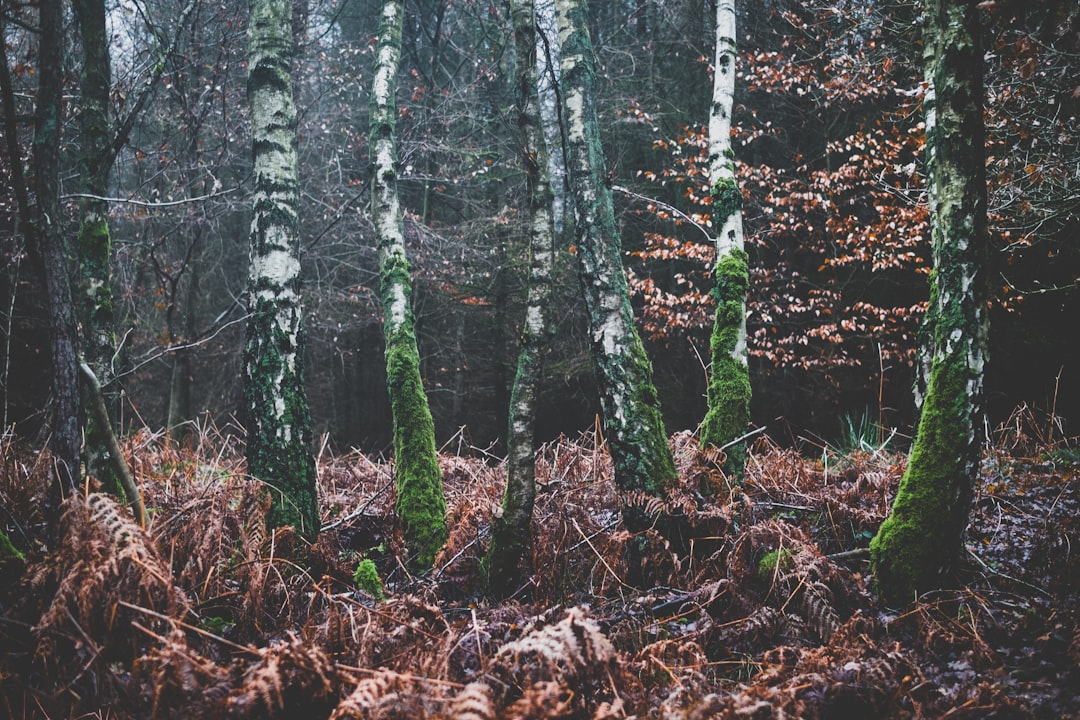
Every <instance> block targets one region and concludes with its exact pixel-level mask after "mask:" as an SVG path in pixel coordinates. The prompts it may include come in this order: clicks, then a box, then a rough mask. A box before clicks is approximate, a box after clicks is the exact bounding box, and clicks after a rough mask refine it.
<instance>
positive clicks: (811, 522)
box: [0, 419, 1080, 720]
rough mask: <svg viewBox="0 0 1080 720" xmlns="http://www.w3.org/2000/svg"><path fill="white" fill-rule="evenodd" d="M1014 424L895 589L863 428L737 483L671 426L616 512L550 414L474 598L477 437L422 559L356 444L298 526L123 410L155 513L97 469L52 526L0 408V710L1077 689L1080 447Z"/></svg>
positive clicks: (456, 463)
mask: <svg viewBox="0 0 1080 720" xmlns="http://www.w3.org/2000/svg"><path fill="white" fill-rule="evenodd" d="M1024 423H1025V421H1024V420H1023V419H1020V420H1017V422H1016V424H1015V425H1013V426H1009V425H1006V426H1003V428H1001V429H1000V430H999V433H998V435H997V438H998V444H997V447H996V449H995V450H993V451H991V452H989V453H988V455H987V458H986V462H985V463H984V474H983V478H982V482H981V483H980V488H979V492H978V494H977V497H976V500H975V504H974V507H973V510H972V523H971V527H970V529H969V532H968V562H967V564H966V568H965V571H964V576H963V578H962V580H963V584H962V585H961V586H960V587H957V588H954V589H950V590H942V591H939V592H936V593H933V594H931V595H928V596H925V597H923V598H922V599H921V600H920V602H918V603H916V604H914V605H912V606H910V607H908V608H905V609H903V610H894V609H890V608H887V607H885V606H883V605H882V604H881V603H880V602H879V601H878V600H877V599H876V598H875V596H874V595H873V593H872V591H871V587H870V581H869V578H868V577H867V575H866V573H867V562H866V554H865V547H866V544H867V543H868V541H869V539H870V537H872V535H873V533H874V531H875V530H876V529H877V527H878V525H879V524H880V523H881V521H882V520H883V519H884V518H885V516H886V514H887V512H888V509H889V504H890V502H891V499H892V496H893V493H894V492H895V489H896V485H897V483H898V481H899V479H900V477H901V475H902V473H903V470H904V462H905V460H904V458H903V457H902V456H900V455H897V454H894V453H891V452H889V451H888V450H887V449H885V448H881V447H876V448H874V449H873V450H872V451H869V450H866V449H863V450H859V449H856V450H853V451H852V452H851V453H850V454H849V455H848V456H846V457H845V458H844V461H843V462H842V463H838V462H823V461H822V460H821V459H817V460H807V459H806V458H803V457H801V456H800V455H798V454H797V453H795V452H794V451H791V450H787V449H783V448H780V447H777V446H775V445H774V444H771V443H770V442H769V441H768V440H764V439H762V440H758V442H757V443H756V445H755V446H754V447H753V448H752V449H751V452H750V453H749V454H748V457H747V462H746V477H745V482H744V484H742V485H741V486H740V485H738V484H736V483H732V482H729V480H728V478H726V477H725V476H724V474H723V472H722V470H721V468H722V467H723V461H724V458H723V457H722V455H721V454H719V453H717V452H716V451H703V450H701V449H700V448H699V447H698V445H697V442H696V440H695V439H694V438H693V437H692V436H691V435H689V434H685V433H684V434H678V435H676V436H674V437H673V438H672V440H671V442H672V450H673V454H674V457H675V461H676V465H677V467H678V472H679V478H680V481H679V483H678V484H677V486H675V487H673V488H672V489H671V491H670V492H669V494H668V496H667V497H666V498H665V499H663V500H658V499H656V498H653V497H649V496H642V497H640V498H637V499H636V500H637V504H639V505H640V506H641V508H642V510H643V511H644V512H645V513H647V514H649V515H651V516H653V517H655V518H656V522H655V523H654V524H653V525H652V527H650V528H649V529H648V530H646V531H644V532H641V533H637V534H636V535H632V534H631V533H629V532H627V531H626V530H625V529H624V528H623V526H622V525H621V522H620V517H619V511H618V509H619V508H621V507H623V506H624V504H626V502H627V501H629V502H631V503H633V502H634V501H635V498H621V497H619V496H618V490H617V489H616V487H615V486H614V484H613V482H612V468H611V461H610V458H609V457H608V455H607V453H606V452H605V450H604V448H603V446H602V444H601V443H599V442H598V440H599V438H598V437H596V436H595V435H591V434H590V435H583V436H581V437H579V438H576V439H569V438H561V439H560V440H558V441H556V442H552V443H550V444H548V445H545V446H544V447H543V448H541V450H540V451H539V453H538V456H537V457H538V460H537V469H536V473H537V482H538V495H537V500H536V508H535V517H534V522H533V528H532V532H533V537H532V539H531V543H530V544H529V547H528V551H527V561H528V562H529V563H530V566H531V568H532V572H531V573H526V574H525V577H526V580H525V581H524V582H523V583H522V586H521V587H520V588H519V589H518V590H517V592H516V593H514V594H513V596H512V597H511V598H510V599H509V600H506V601H504V602H500V603H498V604H492V603H490V602H487V601H486V600H485V599H484V598H483V597H482V596H481V595H480V594H479V589H480V585H479V582H478V577H477V572H478V565H479V561H480V558H481V557H482V556H483V553H484V550H485V548H486V544H487V540H488V533H489V527H490V521H491V514H492V512H493V511H494V510H496V509H497V508H498V507H499V502H500V498H501V495H502V484H503V482H504V478H505V467H504V466H501V465H499V464H496V463H494V462H493V461H492V460H491V458H490V457H488V456H485V455H483V454H482V453H477V454H476V455H477V456H476V457H472V456H469V455H468V454H460V455H443V456H441V457H440V469H441V472H442V475H443V482H444V486H445V490H446V496H447V502H448V518H447V520H448V527H449V529H450V536H449V540H448V542H447V544H446V546H445V547H444V548H443V550H442V552H441V553H440V554H439V556H438V557H437V558H436V562H435V566H434V569H433V570H432V572H431V573H430V574H428V575H426V576H422V577H417V576H414V575H412V574H410V572H409V569H408V568H409V565H408V563H407V562H406V557H405V548H404V545H403V543H402V540H401V535H400V530H399V528H398V527H397V525H396V522H395V520H394V517H393V503H394V490H393V480H392V478H393V473H392V468H391V467H390V465H389V464H387V463H386V462H383V461H380V460H377V459H373V458H370V457H367V456H365V455H363V454H360V453H355V452H354V453H346V454H342V455H339V456H336V457H329V456H325V457H323V458H322V459H321V462H320V466H319V482H320V493H321V497H320V501H321V506H322V508H323V518H322V522H323V527H324V531H323V532H322V534H321V535H320V536H319V539H318V541H317V542H316V543H315V544H308V543H306V542H305V541H304V540H303V539H302V538H301V537H299V536H297V535H295V534H294V533H292V532H291V530H288V529H279V530H277V531H276V532H268V531H267V529H266V526H265V523H264V522H263V519H262V518H263V516H264V514H265V510H266V508H265V506H264V504H263V503H264V501H263V500H262V499H261V498H263V497H264V496H265V494H264V493H260V492H259V488H258V486H257V485H256V484H255V481H253V480H251V479H249V478H248V477H247V476H246V475H245V474H244V469H245V468H244V463H243V459H242V457H243V456H242V452H240V449H239V448H238V447H237V446H235V445H234V444H233V441H232V440H231V439H230V438H228V437H226V436H223V435H219V434H215V432H214V431H212V430H210V431H204V433H203V437H202V438H199V439H198V440H197V442H196V443H194V446H195V448H194V449H191V450H182V449H179V448H178V447H176V446H175V445H174V444H171V443H169V442H168V441H167V440H166V438H165V437H164V436H163V435H160V434H154V433H150V432H146V431H143V432H140V433H137V434H135V435H134V436H132V437H130V438H128V439H127V441H126V443H125V447H124V450H125V452H126V453H127V454H128V456H129V461H130V463H131V466H132V469H133V471H134V473H135V475H136V477H137V478H138V481H139V483H140V486H141V488H142V489H143V492H144V495H145V500H146V505H147V507H148V509H149V511H150V522H149V526H148V528H147V529H146V530H143V529H142V528H140V527H138V526H137V525H135V524H134V522H132V521H131V520H130V519H129V517H128V515H127V514H126V511H125V510H124V509H123V508H121V507H120V506H118V505H117V504H116V503H115V502H114V501H113V500H112V499H111V498H110V497H107V496H104V495H100V494H97V493H94V492H92V490H93V488H92V487H90V488H88V489H89V490H91V492H88V493H86V494H83V495H80V496H78V497H74V498H70V499H68V500H67V501H66V502H65V506H64V518H63V522H62V533H61V536H60V537H59V538H58V539H57V540H56V541H55V542H52V544H51V545H50V544H49V543H50V540H49V538H48V537H47V534H46V523H45V519H44V518H43V517H42V515H41V512H42V510H41V508H42V507H43V500H44V496H45V489H46V487H47V482H48V480H49V472H50V469H49V467H50V464H49V461H48V458H47V456H46V455H45V454H44V453H42V452H39V451H36V450H33V449H31V448H29V447H27V446H26V445H24V444H21V443H20V442H18V441H16V440H15V439H14V438H13V437H12V436H11V435H10V434H8V435H4V436H3V438H2V440H0V442H2V445H0V450H2V457H0V472H2V475H0V504H2V507H3V508H4V512H3V514H2V515H0V521H2V522H3V523H4V525H3V529H4V531H5V534H7V535H8V537H9V538H10V539H11V540H12V542H13V543H14V544H15V546H16V547H17V548H18V549H19V550H20V551H21V552H22V553H23V554H24V556H25V563H21V564H18V565H17V566H14V567H13V568H6V566H5V569H4V574H3V575H0V581H2V583H3V584H2V586H0V648H2V650H0V716H3V715H7V716H10V717H16V718H23V717H50V718H61V717H79V716H82V717H110V718H147V717H150V718H189V717H200V718H211V719H213V718H292V717H310V718H319V717H323V718H325V717H331V718H419V717H427V718H465V719H466V720H469V719H472V720H477V719H494V718H549V717H566V718H630V717H638V718H646V717H662V718H711V717H717V718H721V717H723V718H729V717H747V718H837V717H876V718H938V717H949V718H1014V717H1015V718H1025V717H1048V718H1049V717H1054V718H1056V717H1066V716H1076V715H1077V714H1078V713H1080V699H1078V698H1077V695H1076V691H1075V690H1073V688H1076V687H1080V672H1078V670H1077V665H1078V663H1080V633H1078V631H1077V618H1078V615H1080V605H1078V603H1077V586H1076V580H1075V578H1076V577H1077V576H1078V572H1080V566H1078V563H1077V559H1076V558H1077V555H1076V550H1075V548H1076V547H1078V543H1077V541H1078V540H1080V532H1078V530H1080V529H1078V526H1077V517H1080V498H1078V494H1077V492H1076V489H1077V488H1076V485H1077V475H1078V472H1080V466H1078V465H1077V463H1076V460H1075V451H1072V450H1070V449H1069V448H1068V447H1067V446H1064V445H1062V444H1060V443H1057V444H1056V446H1054V447H1051V446H1048V445H1047V443H1045V442H1040V441H1039V440H1038V438H1035V439H1032V438H1031V437H1030V433H1029V434H1028V436H1026V437H1021V435H1023V432H1024ZM631 543H632V544H633V548H634V551H633V552H628V549H629V547H630V545H631ZM360 566H363V567H364V568H365V570H364V572H363V577H362V578H360V579H361V580H363V581H364V582H365V583H368V582H370V583H372V584H371V585H370V586H367V588H366V591H365V590H362V589H358V587H357V584H358V583H359V582H360V580H358V579H357V577H358V575H359V573H358V567H360ZM380 578H381V580H382V588H383V589H384V591H385V599H383V598H379V597H377V596H378V595H379V593H378V592H375V585H374V583H375V582H377V581H378V580H379V579H380Z"/></svg>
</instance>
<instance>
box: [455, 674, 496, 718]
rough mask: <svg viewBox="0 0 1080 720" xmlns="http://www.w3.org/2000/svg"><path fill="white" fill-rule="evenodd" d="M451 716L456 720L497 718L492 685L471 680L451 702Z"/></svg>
mask: <svg viewBox="0 0 1080 720" xmlns="http://www.w3.org/2000/svg"><path fill="white" fill-rule="evenodd" d="M449 716H450V717H451V718H455V719H456V720H495V717H496V713H495V705H494V701H493V700H492V692H491V686H489V685H488V684H487V683H484V682H471V683H469V684H468V685H466V686H465V687H464V688H463V689H462V690H461V692H459V693H458V694H457V695H456V696H455V697H454V699H453V700H452V701H451V702H450V714H449Z"/></svg>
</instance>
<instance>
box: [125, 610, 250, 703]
mask: <svg viewBox="0 0 1080 720" xmlns="http://www.w3.org/2000/svg"><path fill="white" fill-rule="evenodd" d="M134 674H135V676H136V677H141V676H144V675H148V676H149V693H150V717H155V718H157V717H174V718H187V717H199V718H216V717H222V716H223V715H224V712H225V709H226V708H225V703H226V698H227V697H228V694H229V692H230V689H231V688H230V684H229V678H230V676H229V672H228V670H227V669H225V668H223V667H221V666H219V665H216V664H214V663H213V662H212V661H210V660H209V659H207V658H205V657H203V656H202V655H201V654H199V652H198V651H197V650H195V648H193V647H191V646H190V645H189V644H188V640H187V637H186V636H185V635H184V633H183V631H182V630H180V629H179V628H177V629H174V630H172V631H171V632H170V633H169V634H168V635H167V636H166V637H165V638H164V639H163V641H162V642H161V644H160V646H158V647H155V648H152V649H151V650H150V652H148V653H147V654H146V655H145V656H143V657H141V658H139V659H138V660H137V661H136V662H135V666H134Z"/></svg>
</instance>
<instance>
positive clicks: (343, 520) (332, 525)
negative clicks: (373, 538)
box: [322, 480, 394, 532]
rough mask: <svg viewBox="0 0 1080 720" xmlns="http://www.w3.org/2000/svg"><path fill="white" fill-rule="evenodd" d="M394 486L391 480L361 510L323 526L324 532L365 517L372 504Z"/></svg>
mask: <svg viewBox="0 0 1080 720" xmlns="http://www.w3.org/2000/svg"><path fill="white" fill-rule="evenodd" d="M393 484H394V481H393V480H391V481H390V482H388V483H386V484H385V485H383V486H382V487H381V488H379V489H378V490H376V491H375V494H374V495H372V496H371V498H369V499H368V501H367V502H366V503H364V504H363V505H361V506H360V509H359V510H356V511H355V512H351V513H349V514H348V515H346V516H345V517H341V518H338V519H337V520H335V521H334V522H332V523H328V524H326V525H323V526H322V530H323V532H325V531H327V530H332V529H334V528H336V527H337V526H338V525H341V524H342V523H347V522H349V521H351V520H355V519H356V518H358V517H360V516H361V515H363V514H364V511H365V510H367V509H368V507H369V506H370V505H371V503H373V502H375V500H376V499H377V498H378V497H379V496H380V495H382V494H383V493H384V492H386V491H387V490H388V489H389V488H390V487H391V486H393Z"/></svg>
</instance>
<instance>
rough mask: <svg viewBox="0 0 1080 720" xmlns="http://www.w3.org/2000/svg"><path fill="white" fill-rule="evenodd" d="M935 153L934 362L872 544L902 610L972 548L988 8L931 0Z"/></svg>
mask: <svg viewBox="0 0 1080 720" xmlns="http://www.w3.org/2000/svg"><path fill="white" fill-rule="evenodd" d="M926 10H927V16H928V19H929V25H928V37H927V41H926V43H925V48H926V50H925V61H926V68H927V71H926V75H927V80H928V83H929V89H928V91H927V96H926V99H925V101H924V106H925V108H926V138H927V142H926V152H927V166H928V168H929V174H930V182H929V188H930V217H931V227H932V234H933V259H934V270H933V274H932V276H931V286H930V305H929V308H928V310H927V318H926V319H925V320H924V322H925V323H928V328H929V330H930V332H931V337H932V338H933V352H932V358H931V364H930V375H929V382H928V386H927V393H926V397H925V398H924V400H923V407H922V414H921V416H920V419H919V427H918V432H917V435H916V437H915V444H914V446H913V447H912V450H911V457H910V459H909V461H908V469H907V472H906V473H905V474H904V477H903V479H902V480H901V482H900V488H899V490H898V491H897V496H896V500H895V502H894V503H893V507H892V512H891V514H890V515H889V517H888V519H886V520H885V522H884V523H883V524H882V525H881V528H880V529H879V530H878V534H877V535H876V536H875V537H874V539H873V541H872V542H871V544H870V552H871V561H872V564H873V571H874V575H875V577H876V580H877V583H878V587H879V590H880V591H881V593H882V594H883V595H884V597H885V598H886V599H887V600H888V601H889V602H892V603H897V604H903V603H907V602H909V601H911V600H912V599H913V598H914V597H915V595H916V593H919V592H922V591H925V590H929V589H933V588H937V587H941V586H942V584H943V583H944V582H946V581H947V580H948V578H949V576H950V575H951V574H952V572H953V571H954V570H955V567H956V563H957V561H958V559H959V556H960V552H961V550H962V548H963V534H964V529H965V528H966V527H967V522H968V512H969V506H970V503H971V496H972V487H973V485H974V482H975V480H976V479H977V477H978V470H979V451H980V442H979V429H980V427H981V423H982V413H983V405H982V402H983V365H984V363H985V359H986V342H987V314H986V300H987V296H988V289H987V277H986V271H987V270H986V269H987V233H986V179H985V166H984V129H983V117H982V97H983V84H982V74H983V57H982V52H981V49H980V47H979V33H980V30H979V22H978V12H979V11H978V10H977V9H976V7H975V6H974V4H973V3H969V2H965V0H928V2H927V3H926Z"/></svg>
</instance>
